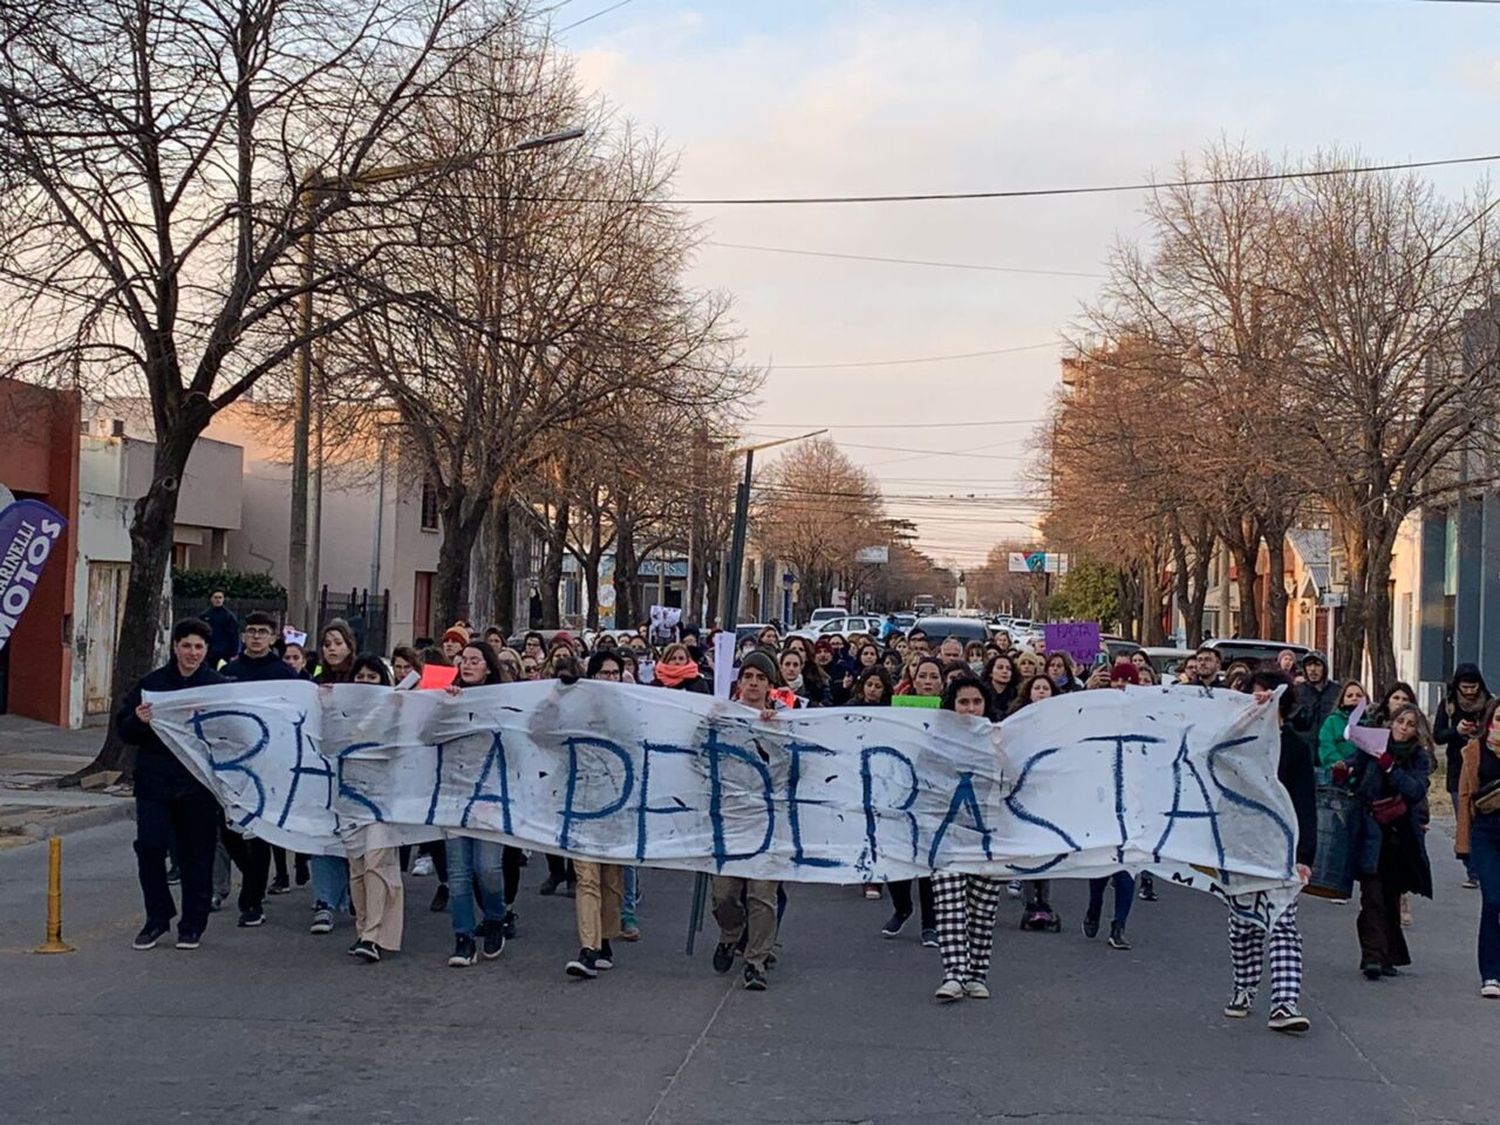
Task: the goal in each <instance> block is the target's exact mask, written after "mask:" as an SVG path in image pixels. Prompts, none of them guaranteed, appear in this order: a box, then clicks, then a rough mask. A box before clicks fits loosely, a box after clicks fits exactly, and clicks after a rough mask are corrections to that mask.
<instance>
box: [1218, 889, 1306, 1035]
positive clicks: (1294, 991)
mask: <svg viewBox="0 0 1500 1125" xmlns="http://www.w3.org/2000/svg"><path fill="white" fill-rule="evenodd" d="M1266 944H1267V942H1266V931H1265V930H1264V929H1262V928H1261V927H1259V926H1257V925H1255V924H1254V923H1253V922H1247V921H1246V920H1245V919H1243V918H1241V917H1239V916H1238V915H1237V914H1230V916H1229V958H1230V961H1231V962H1232V963H1233V966H1234V996H1235V999H1234V1000H1233V1001H1231V1002H1230V1008H1236V1005H1237V1004H1238V1002H1240V1001H1242V1000H1243V1005H1242V1006H1243V1009H1244V1010H1243V1011H1239V1010H1238V1009H1237V1008H1236V1011H1235V1012H1233V1013H1232V1014H1233V1015H1235V1016H1241V1015H1248V1014H1249V1012H1250V1008H1251V1006H1253V1005H1254V1003H1255V993H1256V990H1257V989H1258V988H1260V981H1261V973H1262V970H1263V967H1264V962H1265V955H1266ZM1270 947H1271V1010H1272V1011H1273V1012H1274V1011H1278V1010H1282V1009H1286V1008H1287V1007H1289V1006H1290V1008H1291V1009H1292V1010H1294V1011H1295V1010H1296V1007H1297V1004H1298V1002H1299V1001H1300V1000H1301V999H1302V934H1301V932H1300V931H1299V930H1298V929H1297V903H1296V902H1295V901H1294V902H1293V903H1292V904H1291V905H1290V906H1288V907H1287V908H1286V911H1285V913H1283V914H1282V915H1281V917H1280V918H1278V919H1276V924H1275V925H1274V926H1272V927H1271V937H1270ZM1225 1014H1226V1015H1229V1014H1231V1013H1230V1011H1229V1008H1226V1009H1225Z"/></svg>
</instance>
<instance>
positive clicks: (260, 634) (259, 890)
mask: <svg viewBox="0 0 1500 1125" xmlns="http://www.w3.org/2000/svg"><path fill="white" fill-rule="evenodd" d="M276 629H277V626H276V618H274V617H272V616H271V615H270V614H269V613H262V612H261V611H259V610H256V611H255V612H253V613H247V614H246V615H245V628H244V631H243V632H241V633H240V641H241V643H242V644H243V646H244V647H243V649H242V651H241V652H240V655H239V656H237V657H235V658H234V659H233V660H231V661H230V662H229V663H228V664H226V665H224V667H222V668H220V669H219V674H220V675H221V676H223V677H224V678H225V679H226V680H233V681H234V682H235V683H241V684H246V683H260V682H263V681H266V680H296V679H300V678H301V677H300V676H298V675H297V673H296V672H294V671H292V669H291V667H290V666H289V665H288V664H287V662H286V661H284V660H283V659H281V657H280V656H278V655H277V654H276V650H275V649H274V648H272V647H271V646H272V645H273V644H274V643H275V641H276ZM219 822H220V823H219V839H220V841H221V842H222V843H223V845H224V850H225V851H227V852H228V853H229V858H230V859H232V860H233V861H234V865H235V866H236V867H238V868H239V869H240V901H239V906H240V920H239V924H240V925H241V926H247V927H248V926H259V925H260V924H261V923H263V922H264V921H265V920H266V914H265V900H266V890H267V884H268V883H269V882H270V878H271V845H270V844H268V843H266V842H265V841H264V840H259V839H256V838H254V837H245V836H241V835H240V834H239V833H238V832H235V831H234V830H232V829H231V828H230V827H229V822H228V821H227V820H225V819H224V816H223V814H222V812H221V813H220V816H219ZM282 862H284V861H282Z"/></svg>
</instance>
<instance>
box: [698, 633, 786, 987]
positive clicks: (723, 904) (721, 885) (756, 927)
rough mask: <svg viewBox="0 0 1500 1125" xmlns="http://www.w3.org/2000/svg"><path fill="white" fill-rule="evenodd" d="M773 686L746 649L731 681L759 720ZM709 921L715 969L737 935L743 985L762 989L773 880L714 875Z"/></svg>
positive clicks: (772, 930) (771, 929)
mask: <svg viewBox="0 0 1500 1125" xmlns="http://www.w3.org/2000/svg"><path fill="white" fill-rule="evenodd" d="M776 686H777V677H776V662H775V661H773V660H772V659H771V658H770V656H768V655H767V654H766V653H764V652H759V651H756V652H751V653H749V654H747V655H746V656H745V657H744V659H742V660H741V661H740V674H739V677H738V678H737V679H736V681H735V690H736V698H737V700H738V701H739V702H740V703H741V704H742V705H743V706H746V707H749V708H750V709H751V710H754V711H757V712H759V714H760V717H761V719H762V720H766V719H769V718H771V717H772V715H773V714H774V713H775V712H777V711H781V710H785V709H786V708H785V704H783V703H780V702H779V701H777V700H776V699H774V698H772V696H771V692H772V690H773V689H774V688H775V687H776ZM713 911H714V921H716V922H718V924H719V942H718V944H717V945H716V946H715V947H714V957H713V966H714V972H716V973H727V972H729V970H730V969H731V968H732V967H733V966H734V957H735V951H736V949H737V948H738V946H739V944H740V939H741V938H747V941H746V945H745V988H746V990H747V991H750V992H764V991H765V990H766V988H767V986H768V985H769V983H770V982H768V981H767V980H766V962H767V959H768V958H770V957H771V955H772V952H773V950H774V949H775V946H776V926H777V919H776V880H775V879H743V878H740V877H738V876H734V875H715V876H714V877H713Z"/></svg>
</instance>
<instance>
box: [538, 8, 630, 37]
mask: <svg viewBox="0 0 1500 1125" xmlns="http://www.w3.org/2000/svg"><path fill="white" fill-rule="evenodd" d="M631 2H632V0H619V2H618V3H615V4H611V5H610V6H609V7H607V8H600V9H599V10H598V11H597V12H595V13H594V14H593V15H591V16H584V17H583V19H581V20H574V21H573V22H572V23H570V24H568V25H567V26H566V27H560V28H558V29H557V34H558V35H561V34H562V33H563V32H564V31H572V30H573V29H574V28H575V27H582V26H583V25H584V24H586V23H591V22H592V21H594V20H596V19H598V18H599V17H600V16H607V15H609V13H610V12H613V11H617V10H619V9H620V8H623V7H624V6H625V5H626V4H629V3H631ZM558 6H559V7H561V5H558Z"/></svg>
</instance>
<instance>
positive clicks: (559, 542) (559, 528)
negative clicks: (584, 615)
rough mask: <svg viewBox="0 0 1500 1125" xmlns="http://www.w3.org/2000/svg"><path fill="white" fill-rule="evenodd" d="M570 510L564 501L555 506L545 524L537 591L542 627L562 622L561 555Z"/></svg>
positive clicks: (557, 624) (566, 540) (565, 551)
mask: <svg viewBox="0 0 1500 1125" xmlns="http://www.w3.org/2000/svg"><path fill="white" fill-rule="evenodd" d="M571 514H572V510H571V508H570V507H569V505H568V504H567V502H566V501H564V502H563V503H561V504H559V505H558V506H557V515H556V516H555V517H554V518H553V519H552V521H551V523H549V524H548V526H547V541H546V553H545V555H544V556H543V559H542V575H541V581H539V582H538V583H537V592H538V593H539V594H540V595H541V599H542V628H543V629H556V628H559V627H560V626H561V624H562V606H561V604H560V601H561V598H560V591H561V589H562V573H563V556H564V555H566V554H567V553H568V520H569V517H570V516H571Z"/></svg>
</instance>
